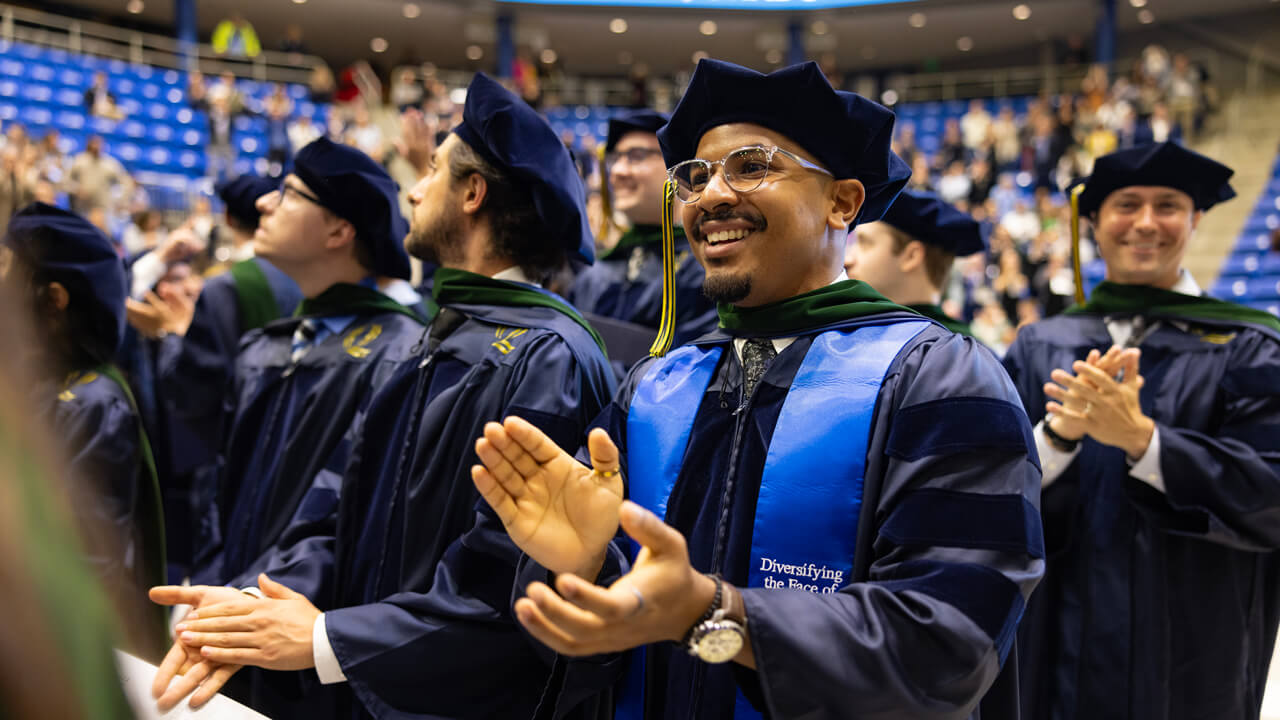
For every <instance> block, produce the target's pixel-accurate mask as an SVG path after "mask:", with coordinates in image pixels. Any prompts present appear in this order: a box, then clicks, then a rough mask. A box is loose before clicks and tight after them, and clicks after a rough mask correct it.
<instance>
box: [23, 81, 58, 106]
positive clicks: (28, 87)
mask: <svg viewBox="0 0 1280 720" xmlns="http://www.w3.org/2000/svg"><path fill="white" fill-rule="evenodd" d="M18 94H19V96H20V97H21V98H22V99H23V100H25V101H27V102H29V103H49V102H53V89H52V88H50V87H49V86H48V85H41V84H38V83H35V82H30V81H28V82H24V83H22V87H21V89H20V90H19V91H18Z"/></svg>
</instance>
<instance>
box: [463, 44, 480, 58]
mask: <svg viewBox="0 0 1280 720" xmlns="http://www.w3.org/2000/svg"><path fill="white" fill-rule="evenodd" d="M482 57H484V48H482V47H480V46H479V45H468V46H467V59H468V60H479V59H480V58H482Z"/></svg>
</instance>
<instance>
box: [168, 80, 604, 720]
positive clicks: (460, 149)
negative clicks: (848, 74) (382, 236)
mask: <svg viewBox="0 0 1280 720" xmlns="http://www.w3.org/2000/svg"><path fill="white" fill-rule="evenodd" d="M409 198H410V202H411V204H412V206H413V217H412V223H411V228H410V233H409V235H408V237H407V238H406V240H405V242H406V244H407V246H408V249H409V251H410V252H412V253H413V254H414V255H415V256H417V257H419V258H421V259H423V260H424V261H427V262H432V263H437V264H439V266H440V268H439V269H438V270H437V271H436V272H435V275H434V279H433V283H432V294H433V300H434V303H435V305H436V307H437V308H438V310H437V311H436V312H435V313H434V315H433V320H432V322H431V324H430V327H429V328H428V330H427V332H426V333H424V334H422V335H421V336H420V337H419V339H418V342H417V343H416V344H415V346H414V347H413V349H412V351H413V352H412V356H411V357H409V358H408V359H406V360H405V361H403V362H402V363H401V364H400V365H399V366H398V367H397V368H396V369H395V372H394V374H393V376H392V377H391V378H390V379H389V380H388V381H387V382H386V384H385V385H384V386H383V387H382V388H381V389H380V390H379V391H378V392H377V394H376V396H375V397H374V398H373V399H372V401H371V402H370V404H369V407H368V409H367V411H366V412H364V413H363V415H362V417H360V418H356V419H354V420H353V421H352V423H353V424H352V426H351V430H350V431H349V432H348V434H347V437H346V439H345V440H344V445H345V446H347V447H349V448H350V460H349V462H347V463H346V464H345V466H343V467H335V466H330V467H329V468H328V469H326V470H325V471H323V472H321V473H319V475H318V479H317V481H316V483H315V484H314V486H313V488H314V490H315V491H316V492H320V491H321V490H323V489H326V488H327V489H328V491H329V492H330V493H331V494H335V493H337V491H338V490H339V489H340V490H341V494H340V500H338V505H337V507H336V508H335V509H334V510H333V512H332V515H331V517H330V519H328V520H326V521H325V522H324V523H311V524H310V526H309V527H307V526H299V527H293V528H290V529H289V530H287V531H286V536H288V537H294V536H295V535H294V534H295V533H296V534H297V535H299V536H304V535H306V534H307V533H308V532H309V533H310V536H309V537H306V539H305V540H300V541H299V542H302V543H305V544H308V545H311V546H319V547H323V548H328V549H329V550H330V552H329V553H328V554H324V553H320V552H315V553H311V554H310V555H309V556H308V557H307V558H303V559H299V560H298V561H297V562H294V563H287V564H285V565H283V566H277V568H276V569H268V572H267V575H266V576H264V577H263V578H262V580H261V582H262V589H263V590H264V592H265V594H266V595H267V597H266V598H264V599H262V600H255V599H252V598H243V596H242V598H243V599H236V598H232V597H229V596H227V595H226V593H225V592H221V591H219V592H217V593H214V592H210V591H209V590H208V589H202V588H195V589H182V588H175V589H172V590H171V591H168V595H167V596H166V598H164V599H165V600H166V601H171V602H172V601H185V602H192V601H194V602H195V603H196V604H198V605H199V607H197V610H196V613H197V617H196V618H195V619H192V620H190V621H188V622H186V623H184V624H182V625H181V626H180V628H181V635H180V638H181V641H182V642H183V643H184V644H186V645H188V646H190V647H196V648H199V652H200V653H201V657H203V658H204V659H205V661H206V662H207V663H208V664H209V666H210V667H212V668H218V669H219V670H215V672H221V673H222V675H219V676H218V677H217V678H216V679H221V678H222V677H223V676H224V675H226V674H228V673H230V672H233V671H234V670H235V669H236V668H237V667H239V666H241V665H244V664H249V665H255V666H258V667H262V668H267V669H271V670H298V669H304V670H305V672H304V673H302V675H304V676H305V679H306V682H307V683H308V684H307V685H306V686H305V688H309V689H306V690H305V692H314V691H317V690H318V689H319V687H320V686H321V685H325V686H328V687H329V688H330V689H331V690H332V692H333V694H332V695H331V696H330V697H331V702H330V704H329V706H328V707H327V708H320V709H315V708H313V707H312V706H311V705H308V706H307V710H306V712H307V713H308V715H307V716H308V717H340V718H362V717H397V718H404V717H424V718H425V717H431V718H441V717H444V718H527V717H532V716H534V714H535V713H536V711H537V708H538V707H540V705H542V704H551V705H556V704H558V705H560V706H561V707H562V708H564V709H565V710H564V713H561V714H562V715H563V714H567V713H569V712H573V713H575V715H574V717H589V716H597V715H598V714H599V713H601V712H607V711H608V710H607V708H605V707H604V706H603V705H600V704H592V703H591V702H590V701H589V698H586V697H584V696H582V695H577V696H574V697H561V695H560V688H561V687H562V686H563V682H562V679H563V675H564V668H563V667H561V666H559V665H557V664H556V657H555V655H554V653H552V652H550V651H549V650H547V649H546V648H545V647H544V646H542V645H541V644H540V643H538V642H537V641H536V640H534V639H533V638H531V637H530V636H529V635H528V634H527V633H525V632H524V631H523V630H522V629H521V628H520V627H519V625H518V624H517V623H516V622H515V619H514V616H513V615H512V610H511V602H512V598H513V597H516V596H518V595H519V594H520V592H522V590H523V588H524V586H525V585H526V584H527V583H528V580H527V579H524V578H518V577H517V564H518V563H519V561H520V559H521V552H520V550H519V549H518V548H517V547H516V546H515V545H514V544H513V543H512V542H511V541H510V539H509V538H508V537H507V534H506V532H505V531H504V530H503V527H502V524H501V522H499V521H498V519H497V518H496V516H494V514H493V512H492V511H491V510H489V508H488V506H487V505H486V504H484V503H483V502H482V501H481V500H480V498H479V495H478V494H477V492H476V490H475V488H474V487H473V485H472V483H471V479H470V476H469V470H470V467H471V465H472V464H473V463H474V462H475V455H474V453H473V451H472V443H473V442H474V438H475V437H476V436H477V435H479V434H480V432H481V431H482V429H483V427H484V424H485V423H486V422H488V421H491V420H495V419H501V418H502V417H505V416H506V415H508V414H518V415H522V416H527V417H532V418H537V419H538V422H539V423H540V424H541V425H543V426H544V427H546V428H548V432H549V433H550V434H551V436H552V437H554V438H556V439H557V441H559V442H563V443H571V442H575V441H576V440H577V438H580V437H581V436H582V435H583V433H584V432H585V430H586V427H587V424H588V423H589V422H590V420H591V418H592V417H594V416H595V415H596V414H598V413H599V411H600V410H601V409H602V408H603V407H604V405H605V404H606V403H607V402H608V401H609V398H610V396H611V393H612V390H613V375H612V371H611V370H610V369H609V366H608V364H607V362H606V360H605V357H604V354H603V351H602V343H601V341H600V340H599V338H598V337H597V336H596V335H595V333H594V332H593V331H592V329H591V328H590V326H589V325H587V323H586V322H585V320H583V318H582V316H581V315H579V314H578V312H577V311H576V310H574V309H573V308H572V307H571V306H569V305H568V304H567V303H566V302H565V301H564V300H563V299H562V298H560V297H558V296H556V295H554V294H553V293H550V292H548V291H546V290H544V289H542V287H540V284H541V283H542V282H543V281H545V279H546V278H547V277H549V276H550V275H551V273H553V272H554V271H556V270H557V269H558V268H560V267H561V266H562V264H563V263H564V262H565V260H566V258H567V257H568V256H573V257H575V258H576V259H578V260H580V261H581V262H587V263H589V262H590V261H591V260H592V258H593V253H592V239H591V233H590V230H589V228H588V227H587V224H586V210H585V200H584V198H585V191H584V189H583V186H582V181H581V179H580V178H579V176H578V174H577V170H576V168H575V166H574V165H573V160H572V158H571V157H570V155H569V153H568V151H567V150H566V149H565V147H564V145H563V144H561V143H560V141H559V139H558V138H557V137H556V135H555V133H554V131H552V129H551V127H550V126H549V125H548V124H547V123H546V121H545V120H544V119H542V118H541V117H540V116H539V115H538V114H537V113H536V112H535V111H533V110H532V109H531V108H529V107H528V105H527V104H526V103H524V101H522V100H520V99H519V98H518V97H516V96H515V95H513V94H512V93H510V92H509V91H507V90H506V89H504V88H503V87H502V86H501V85H499V84H498V83H497V82H496V81H494V80H493V79H491V78H489V77H488V76H486V75H484V74H483V73H481V74H477V75H476V77H475V79H474V80H473V81H472V83H471V85H470V87H469V89H468V93H467V101H466V105H465V107H464V111H463V122H462V123H461V124H460V125H459V126H458V127H456V128H455V129H454V130H453V132H452V133H451V134H450V135H449V136H448V137H447V139H446V140H445V141H444V142H443V143H442V144H441V145H440V147H439V148H437V149H436V150H435V152H434V155H433V156H432V159H431V162H430V164H429V166H428V170H427V173H426V175H424V176H423V177H422V178H421V180H419V182H418V183H417V185H415V186H414V188H413V190H412V191H411V192H410V194H409ZM306 505H307V503H306V501H304V503H303V506H304V507H305V506H306ZM621 563H622V557H621V554H620V553H619V554H617V555H616V556H615V557H614V558H613V559H612V561H611V563H610V568H612V572H613V573H614V574H617V573H618V572H619V568H620V567H621ZM311 579H316V580H318V582H317V581H316V580H311ZM276 580H279V582H278V583H277V582H276ZM317 588H319V589H318V590H317ZM295 590H297V591H295ZM322 611H323V612H322ZM584 664H585V665H588V666H590V665H591V663H589V662H586V663H584ZM177 667H179V666H178V665H174V666H171V667H170V668H166V669H165V670H164V671H163V672H164V673H165V675H164V677H163V678H161V679H162V680H163V684H164V685H165V687H168V683H169V681H170V680H172V679H173V678H174V672H175V671H176V669H177ZM604 671H605V672H613V673H614V675H615V676H616V673H617V670H616V668H614V667H613V666H610V667H607V668H605V670H604ZM189 674H190V673H188V675H189ZM159 684H160V683H158V686H159ZM219 684H220V683H216V684H215V686H214V687H215V688H216V685H219ZM190 690H191V685H190V683H189V682H188V681H187V680H186V676H183V677H182V678H177V679H176V680H174V681H173V686H172V687H171V688H169V690H167V691H166V692H168V693H170V694H169V695H167V696H166V697H168V698H173V697H175V696H176V697H179V698H180V697H182V695H184V694H186V693H187V692H190ZM208 692H209V691H208V689H206V688H205V687H204V686H202V687H201V689H200V691H199V695H198V697H194V698H193V700H197V699H200V700H203V699H204V698H205V697H206V696H207V694H208ZM583 701H587V702H585V703H584V702H583ZM282 712H289V710H288V709H285V710H283V711H282ZM294 712H296V709H295V710H294Z"/></svg>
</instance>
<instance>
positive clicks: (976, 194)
mask: <svg viewBox="0 0 1280 720" xmlns="http://www.w3.org/2000/svg"><path fill="white" fill-rule="evenodd" d="M995 184H996V179H995V176H994V175H992V173H991V163H990V162H989V161H988V160H986V159H985V158H983V157H977V158H974V160H973V162H971V163H969V197H968V200H969V205H970V207H973V208H977V207H979V206H981V205H982V204H983V203H985V202H986V201H987V197H988V196H990V195H991V188H993V187H995Z"/></svg>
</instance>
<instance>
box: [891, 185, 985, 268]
mask: <svg viewBox="0 0 1280 720" xmlns="http://www.w3.org/2000/svg"><path fill="white" fill-rule="evenodd" d="M880 220H881V221H882V222H885V223H887V224H889V225H892V226H894V227H895V228H897V229H899V230H901V231H902V232H904V233H906V234H907V235H910V236H911V237H912V238H914V239H916V240H919V241H920V242H922V243H927V244H929V245H934V246H936V247H940V248H942V249H943V250H945V251H947V252H949V253H952V254H954V255H955V256H956V257H964V256H965V255H972V254H974V253H976V252H980V251H982V250H984V249H985V248H986V243H984V242H983V241H982V230H981V228H980V227H979V226H978V221H977V220H974V219H973V217H971V216H970V215H969V214H968V213H966V212H961V211H960V210H957V209H956V208H955V207H953V206H952V205H950V204H948V203H946V202H943V200H942V198H940V197H938V196H937V195H935V194H933V193H929V192H919V191H916V190H903V191H902V192H901V193H899V194H898V199H896V200H894V201H893V205H891V206H889V209H888V210H886V211H885V213H884V217H881V218H880Z"/></svg>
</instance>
